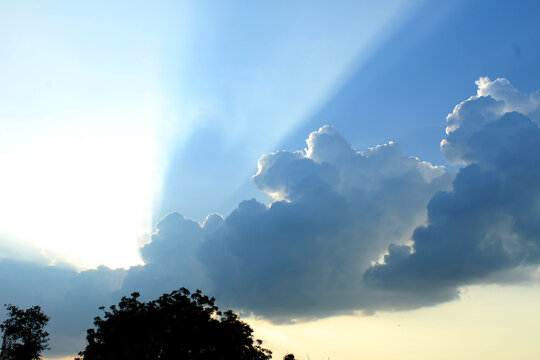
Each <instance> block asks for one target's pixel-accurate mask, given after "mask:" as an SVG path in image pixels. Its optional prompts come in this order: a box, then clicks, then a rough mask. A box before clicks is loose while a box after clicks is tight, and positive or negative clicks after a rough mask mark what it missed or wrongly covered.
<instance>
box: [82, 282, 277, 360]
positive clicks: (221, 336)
mask: <svg viewBox="0 0 540 360" xmlns="http://www.w3.org/2000/svg"><path fill="white" fill-rule="evenodd" d="M138 297H139V293H133V294H131V297H123V298H122V300H121V301H120V302H119V303H118V306H116V305H112V306H110V308H109V309H110V310H105V308H104V307H101V308H100V309H101V310H103V311H104V316H103V317H99V316H98V317H96V318H95V321H94V326H95V328H92V329H89V330H88V331H87V337H86V340H87V345H86V349H85V350H84V351H81V352H80V353H79V356H80V358H77V359H80V360H102V359H114V360H123V359H125V360H128V359H129V360H139V359H140V360H143V359H144V360H154V359H183V360H203V359H204V360H230V359H235V360H268V359H271V352H270V351H269V350H267V349H264V348H262V346H261V345H262V341H260V340H254V339H253V330H252V329H251V327H250V326H249V325H248V324H246V323H245V322H243V321H241V320H240V319H239V318H238V316H237V315H236V314H234V313H233V312H232V311H231V310H228V311H225V312H221V311H219V309H218V307H217V306H216V305H215V299H214V298H209V297H208V296H206V295H202V294H201V291H200V290H197V291H196V292H195V293H193V294H190V292H189V291H188V290H187V289H185V288H181V289H179V290H175V291H173V292H172V293H170V294H164V295H162V296H161V297H159V298H158V299H157V300H153V301H149V302H141V301H139V300H138Z"/></svg>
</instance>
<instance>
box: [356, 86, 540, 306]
mask: <svg viewBox="0 0 540 360" xmlns="http://www.w3.org/2000/svg"><path fill="white" fill-rule="evenodd" d="M477 85H478V94H477V95H476V96H473V97H471V98H469V99H468V100H466V101H464V102H463V103H461V104H459V105H458V106H456V108H455V109H454V111H453V112H452V113H451V114H450V115H448V118H447V122H448V127H447V134H448V136H447V137H446V139H445V140H444V141H443V142H442V144H441V148H442V151H443V153H444V155H445V156H446V157H447V158H448V160H449V161H453V162H460V163H463V164H466V166H465V167H463V168H462V169H460V170H459V172H458V174H457V176H456V179H455V181H454V182H453V189H452V190H451V191H446V192H439V193H437V194H436V195H435V196H434V197H433V199H431V201H430V202H429V204H428V223H427V225H426V226H420V227H418V228H417V229H416V230H415V231H414V234H413V237H412V240H413V244H412V245H411V246H407V245H402V246H398V245H391V246H390V247H389V251H388V254H387V255H386V256H385V257H384V263H383V264H378V265H376V266H374V267H372V268H371V269H369V270H368V271H367V272H366V274H365V276H364V278H365V280H366V281H367V283H369V284H371V285H372V286H375V287H379V288H386V289H393V290H396V289H401V290H402V291H404V292H408V291H416V292H424V293H433V292H438V291H446V292H447V293H449V294H452V293H453V294H454V295H455V294H456V293H457V292H458V289H459V287H460V286H463V285H467V284H473V283H482V282H501V281H503V280H504V279H505V278H506V279H507V278H508V273H509V272H510V271H512V272H513V273H514V274H516V273H518V274H519V275H520V276H526V275H527V273H528V272H527V271H526V270H527V268H528V267H531V266H532V267H534V268H536V265H538V263H539V262H540V151H539V150H538V149H540V129H539V127H538V117H537V115H538V110H539V109H540V102H539V101H538V100H539V94H538V93H534V94H532V95H529V96H528V95H523V94H520V93H519V92H517V90H516V89H515V88H513V87H512V86H511V85H510V83H509V82H508V81H507V80H505V79H497V80H495V81H489V79H487V78H482V79H480V80H479V81H477ZM518 110H519V111H520V112H518ZM516 270H520V271H516ZM513 280H516V279H515V278H514V279H513ZM449 296H450V295H449Z"/></svg>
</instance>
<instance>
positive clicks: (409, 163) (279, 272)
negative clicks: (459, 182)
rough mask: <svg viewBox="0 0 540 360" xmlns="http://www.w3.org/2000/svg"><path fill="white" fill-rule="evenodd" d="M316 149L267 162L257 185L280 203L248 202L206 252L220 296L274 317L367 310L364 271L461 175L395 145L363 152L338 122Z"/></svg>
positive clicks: (316, 138) (210, 239) (322, 133)
mask: <svg viewBox="0 0 540 360" xmlns="http://www.w3.org/2000/svg"><path fill="white" fill-rule="evenodd" d="M307 145H308V147H307V148H306V149H305V150H304V151H298V152H293V153H291V152H285V151H280V152H276V153H271V154H268V155H265V156H263V157H262V158H261V159H260V160H259V169H258V172H257V174H256V175H255V176H254V177H253V182H254V184H255V185H256V186H257V188H258V189H259V190H261V191H263V192H265V193H266V194H268V195H269V196H270V198H271V199H273V200H274V202H272V203H271V205H270V206H266V205H265V204H262V203H259V202H257V201H255V200H249V201H244V202H242V203H241V204H240V205H239V206H238V208H237V209H235V210H234V211H233V212H232V213H231V214H230V215H229V216H228V217H227V218H226V219H225V222H224V224H223V226H222V227H221V228H219V229H218V230H217V231H216V232H214V233H213V234H211V235H209V236H207V237H206V239H205V241H204V243H203V244H202V246H201V248H200V249H199V257H200V259H201V262H202V263H203V264H204V266H205V267H206V269H207V271H208V278H209V279H210V283H211V289H212V291H213V293H214V294H215V295H216V296H217V297H218V299H220V300H222V301H224V302H226V303H227V304H230V305H232V306H235V307H236V308H241V309H245V310H247V311H252V312H254V313H255V314H258V315H263V316H267V317H269V318H272V319H274V320H283V319H290V318H291V317H293V318H310V317H319V316H328V315H331V314H335V313H339V312H345V311H352V310H355V309H358V308H361V307H363V306H365V305H364V304H366V303H368V302H369V300H368V296H367V295H366V294H365V293H364V289H363V286H362V284H361V282H362V274H363V272H364V271H365V270H366V269H367V268H369V267H370V266H371V264H372V261H373V260H377V258H378V257H379V256H380V254H381V253H383V252H384V251H385V249H386V247H387V246H388V245H389V244H390V243H392V242H399V243H403V242H406V241H407V240H408V239H409V238H410V235H411V234H412V230H413V229H414V228H415V227H416V226H418V225H420V224H422V223H424V222H425V208H426V204H427V202H428V201H429V199H430V198H431V197H432V196H433V195H434V194H435V193H436V192H437V191H439V190H442V189H449V187H450V183H451V180H452V179H453V175H452V174H447V173H445V172H444V169H443V168H441V167H435V166H432V165H431V164H429V163H426V162H422V161H420V160H418V159H416V158H413V157H407V156H404V155H403V154H402V152H401V149H400V148H399V146H398V145H397V144H395V143H392V142H390V143H388V144H386V145H382V146H377V147H374V148H371V149H368V150H367V151H363V152H358V151H356V150H355V149H353V148H352V147H351V146H350V145H349V144H348V143H347V142H346V141H345V139H344V138H343V137H342V136H341V135H339V134H338V133H337V132H336V131H335V130H334V129H332V128H331V127H328V126H325V127H322V128H321V129H319V130H318V131H316V132H313V133H312V134H311V135H310V136H309V138H308V140H307ZM369 296H372V295H371V294H370V295H369Z"/></svg>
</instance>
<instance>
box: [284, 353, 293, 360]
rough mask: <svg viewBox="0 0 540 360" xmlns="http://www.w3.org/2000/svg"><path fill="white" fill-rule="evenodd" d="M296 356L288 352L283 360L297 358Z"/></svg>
mask: <svg viewBox="0 0 540 360" xmlns="http://www.w3.org/2000/svg"><path fill="white" fill-rule="evenodd" d="M295 359H296V358H295V357H294V355H293V354H287V355H285V356H284V357H283V360H295Z"/></svg>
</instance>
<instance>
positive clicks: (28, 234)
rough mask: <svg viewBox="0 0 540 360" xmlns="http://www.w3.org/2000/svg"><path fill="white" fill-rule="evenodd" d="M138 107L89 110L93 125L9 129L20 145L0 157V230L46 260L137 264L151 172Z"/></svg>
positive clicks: (149, 124)
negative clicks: (32, 247)
mask: <svg viewBox="0 0 540 360" xmlns="http://www.w3.org/2000/svg"><path fill="white" fill-rule="evenodd" d="M141 110H142V109H141V107H138V108H137V111H138V113H137V114H133V113H130V112H129V111H126V109H123V111H116V112H113V111H107V114H106V115H102V114H92V115H90V116H89V118H88V119H87V120H88V123H89V124H91V122H92V120H91V119H99V120H100V122H99V125H97V126H96V125H93V126H89V127H87V128H80V127H77V128H72V129H70V128H69V121H68V119H64V120H65V121H58V120H56V122H55V123H56V126H54V127H52V128H51V127H50V126H48V127H47V128H43V129H33V131H32V130H31V129H28V130H27V131H26V133H25V135H27V136H28V137H23V136H21V135H22V134H20V133H19V134H16V135H19V140H20V142H19V143H18V144H16V145H14V146H13V147H12V148H10V149H4V151H2V154H1V156H0V166H1V167H2V169H3V176H2V177H1V178H0V198H1V199H2V206H0V229H1V230H3V231H4V232H9V233H11V234H12V236H13V237H15V238H16V239H17V240H19V241H20V240H23V241H26V242H30V243H32V244H33V245H35V246H36V247H38V248H39V249H42V251H43V252H44V253H45V254H46V255H48V256H49V257H50V258H51V261H54V259H55V258H56V257H59V258H60V260H63V261H66V260H67V261H69V262H71V263H74V264H77V265H78V266H82V267H92V266H97V265H99V264H107V265H109V266H113V267H126V266H129V265H132V264H135V263H139V262H140V260H139V257H138V254H137V248H136V244H137V241H138V238H140V237H141V236H142V235H143V234H144V233H145V232H149V231H150V229H151V209H152V201H153V191H154V188H155V182H156V179H155V176H156V175H155V174H156V173H157V172H156V166H155V163H156V162H155V158H156V144H155V136H154V129H153V121H152V120H155V115H154V114H152V113H151V109H148V110H147V111H146V112H144V113H140V111H141ZM51 122H52V120H51V121H49V122H45V123H48V124H50V123H51ZM125 123H128V124H129V125H130V126H129V127H125V128H124V126H123V125H124V124H125ZM79 124H80V122H79ZM106 124H111V125H112V126H110V128H106ZM13 135H14V134H13V133H12V136H13ZM25 140H26V141H25Z"/></svg>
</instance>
